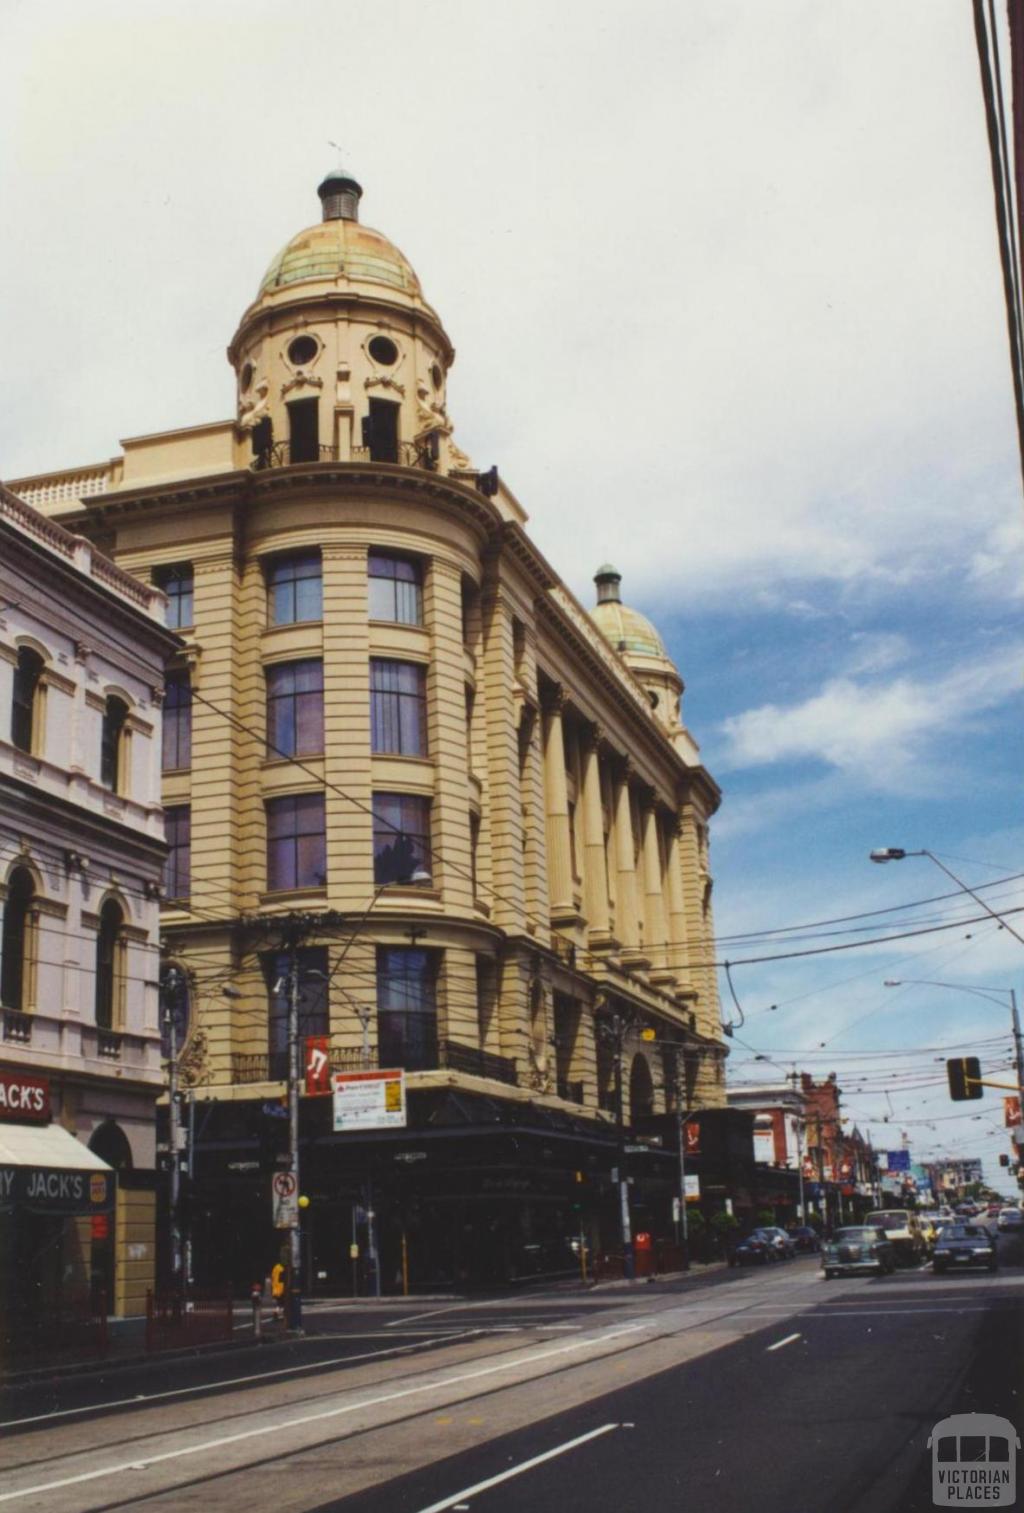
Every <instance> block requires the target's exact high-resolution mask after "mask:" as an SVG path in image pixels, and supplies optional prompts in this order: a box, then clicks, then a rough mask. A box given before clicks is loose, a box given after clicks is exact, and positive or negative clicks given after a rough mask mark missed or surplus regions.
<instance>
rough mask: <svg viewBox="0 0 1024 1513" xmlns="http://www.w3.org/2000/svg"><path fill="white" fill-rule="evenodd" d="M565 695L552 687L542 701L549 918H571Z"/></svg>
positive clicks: (571, 887)
mask: <svg viewBox="0 0 1024 1513" xmlns="http://www.w3.org/2000/svg"><path fill="white" fill-rule="evenodd" d="M564 707H565V693H564V691H563V689H562V688H561V687H560V686H557V685H556V687H555V688H553V689H552V690H551V691H550V692H549V693H548V694H547V695H546V696H545V697H544V700H543V706H542V712H543V716H544V813H545V820H546V830H547V850H548V888H549V890H550V897H551V915H552V919H560V918H565V917H567V916H568V917H574V916H575V913H576V909H575V905H574V903H573V877H572V843H571V841H570V838H569V791H568V788H567V786H566V781H565V743H564V739H563V734H562V711H563V709H564Z"/></svg>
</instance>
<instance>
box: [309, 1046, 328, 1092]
mask: <svg viewBox="0 0 1024 1513" xmlns="http://www.w3.org/2000/svg"><path fill="white" fill-rule="evenodd" d="M330 1091H331V1042H330V1040H329V1039H328V1038H327V1036H326V1035H307V1036H306V1092H307V1093H308V1094H309V1095H310V1096H311V1097H315V1096H316V1095H317V1094H319V1093H329V1092H330Z"/></svg>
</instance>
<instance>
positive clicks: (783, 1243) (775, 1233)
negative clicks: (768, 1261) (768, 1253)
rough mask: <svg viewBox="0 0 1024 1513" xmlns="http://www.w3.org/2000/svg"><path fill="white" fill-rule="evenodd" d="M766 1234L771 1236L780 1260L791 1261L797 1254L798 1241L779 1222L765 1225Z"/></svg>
mask: <svg viewBox="0 0 1024 1513" xmlns="http://www.w3.org/2000/svg"><path fill="white" fill-rule="evenodd" d="M764 1232H765V1234H766V1235H769V1236H770V1237H771V1241H772V1244H773V1245H774V1246H775V1249H776V1250H777V1251H778V1253H779V1260H780V1261H791V1260H792V1259H793V1257H794V1256H795V1255H796V1241H795V1240H794V1239H793V1236H792V1235H787V1233H786V1231H785V1230H784V1229H780V1228H779V1226H778V1225H777V1224H767V1225H765V1231H764Z"/></svg>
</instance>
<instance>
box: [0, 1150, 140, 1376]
mask: <svg viewBox="0 0 1024 1513" xmlns="http://www.w3.org/2000/svg"><path fill="white" fill-rule="evenodd" d="M116 1190H117V1184H116V1178H115V1175H114V1173H113V1172H112V1171H111V1170H110V1168H109V1167H108V1166H107V1165H106V1163H105V1162H103V1161H101V1160H100V1159H99V1157H98V1156H95V1155H94V1154H93V1153H92V1152H91V1151H89V1150H88V1149H87V1148H86V1147H85V1146H83V1145H82V1144H81V1143H80V1142H79V1141H77V1140H76V1139H75V1138H74V1136H72V1135H70V1134H68V1132H67V1131H66V1130H65V1129H63V1128H61V1126H60V1125H56V1124H47V1125H42V1126H38V1127H31V1126H27V1125H26V1126H18V1125H14V1124H4V1123H0V1362H2V1363H3V1364H5V1365H10V1364H12V1363H19V1362H22V1361H25V1360H29V1359H33V1358H37V1357H38V1356H39V1355H40V1354H41V1353H43V1352H51V1351H53V1350H59V1349H60V1348H62V1347H66V1348H72V1347H73V1346H74V1344H75V1342H76V1340H77V1339H78V1334H77V1333H76V1331H81V1330H82V1329H85V1330H91V1329H92V1327H93V1326H94V1325H96V1324H97V1323H101V1322H102V1320H103V1319H104V1318H105V1316H106V1313H107V1311H108V1309H109V1307H110V1306H111V1303H112V1298H113V1285H112V1284H113V1242H114V1204H115V1199H116Z"/></svg>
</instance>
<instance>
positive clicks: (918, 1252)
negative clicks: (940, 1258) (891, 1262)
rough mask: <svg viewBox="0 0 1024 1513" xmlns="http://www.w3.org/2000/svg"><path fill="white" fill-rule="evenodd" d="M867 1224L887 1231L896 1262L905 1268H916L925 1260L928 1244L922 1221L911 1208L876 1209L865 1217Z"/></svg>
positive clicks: (886, 1235)
mask: <svg viewBox="0 0 1024 1513" xmlns="http://www.w3.org/2000/svg"><path fill="white" fill-rule="evenodd" d="M864 1223H865V1224H871V1225H873V1226H874V1227H875V1228H876V1229H884V1230H885V1238H886V1239H887V1240H891V1241H892V1247H893V1250H894V1251H895V1252H896V1260H897V1262H898V1263H899V1264H900V1265H903V1266H915V1265H917V1264H918V1263H919V1262H921V1261H923V1260H924V1257H925V1252H926V1250H927V1244H926V1241H925V1237H924V1230H923V1229H922V1228H921V1221H920V1219H919V1218H918V1216H917V1214H916V1213H912V1212H911V1210H910V1209H909V1208H876V1209H873V1210H872V1211H871V1213H869V1214H866V1215H865V1217H864Z"/></svg>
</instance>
